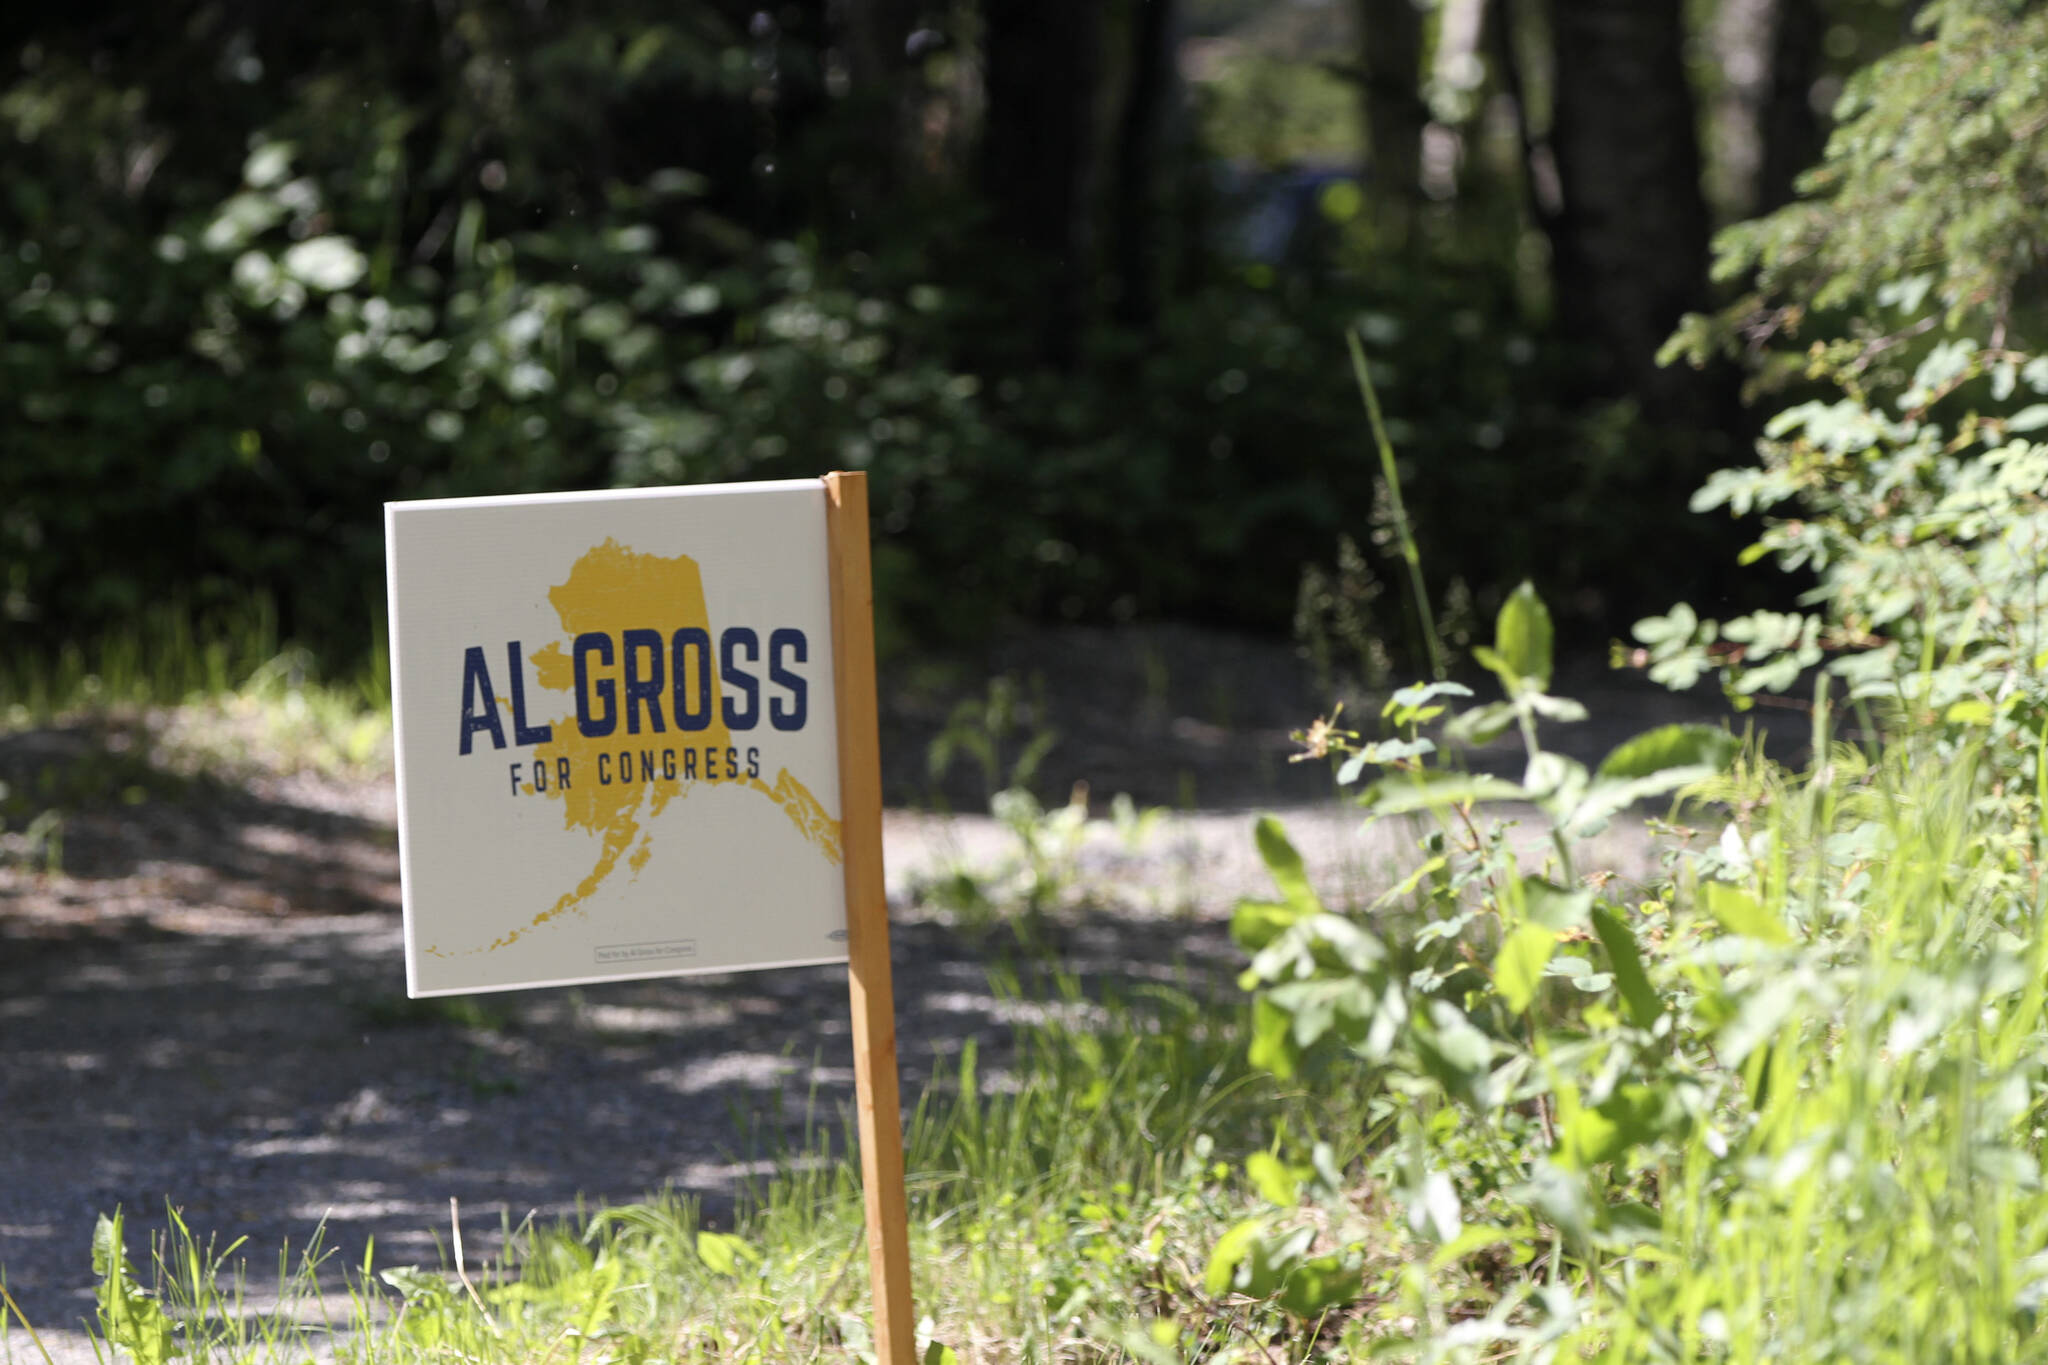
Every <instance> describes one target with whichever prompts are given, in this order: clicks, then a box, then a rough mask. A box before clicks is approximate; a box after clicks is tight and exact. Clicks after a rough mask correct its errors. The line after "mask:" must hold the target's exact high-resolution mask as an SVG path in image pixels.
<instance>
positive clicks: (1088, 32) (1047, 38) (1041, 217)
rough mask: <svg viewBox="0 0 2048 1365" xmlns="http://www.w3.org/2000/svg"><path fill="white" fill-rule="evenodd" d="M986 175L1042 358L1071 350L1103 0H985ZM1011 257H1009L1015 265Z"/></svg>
mask: <svg viewBox="0 0 2048 1365" xmlns="http://www.w3.org/2000/svg"><path fill="white" fill-rule="evenodd" d="M982 14H983V22H984V29H983V51H984V61H985V64H986V71H987V89H988V112H987V115H986V118H985V121H984V123H983V127H982V144H981V181H982V187H983V191H984V193H985V194H986V195H987V198H988V202H989V203H990V205H991V206H992V207H993V208H994V211H995V217H996V223H995V229H996V236H997V238H998V240H999V241H1000V242H1001V244H1002V245H1003V246H1005V247H1007V248H1009V249H1010V250H1011V251H1013V252H1014V253H1015V254H1014V256H1013V258H1012V261H1005V262H1003V263H1002V266H1003V268H1004V269H1012V268H1014V269H1015V271H1016V274H1015V275H1014V277H1013V278H1012V279H1010V280H1009V281H1008V283H1009V284H1010V285H1011V286H1012V288H1013V289H1014V290H1015V293H1016V296H1017V298H1018V300H1019V305H1020V307H1021V308H1022V309H1023V310H1024V313H1025V315H1024V316H1023V317H1020V321H1023V322H1025V323H1026V324H1027V325H1029V326H1031V327H1032V329H1033V330H1034V332H1035V334H1036V339H1037V343H1038V345H1037V349H1038V352H1039V354H1040V355H1041V357H1042V358H1044V359H1046V360H1048V361H1051V362H1052V363H1054V364H1059V365H1065V364H1068V363H1071V362H1072V360H1073V359H1074V355H1075V349H1076V346H1077V344H1078V340H1079V333H1080V329H1081V324H1082V322H1083V320H1084V319H1085V317H1086V315H1087V305H1088V297H1089V293H1090V284H1091V270H1090V254H1091V248H1092V241H1093V233H1092V223H1091V221H1090V214H1089V212H1088V197H1089V196H1088V187H1089V184H1090V181H1091V175H1090V172H1091V170H1092V167H1091V164H1090V163H1091V160H1092V158H1091V155H1090V153H1091V151H1092V148H1093V143H1094V138H1093V123H1094V112H1095V94H1096V68H1097V53H1098V48H1099V46H1100V33H1101V29H1100V25H1101V16H1100V12H1099V0H985V4H984V7H983V11H982ZM1013 262H1014V267H1013Z"/></svg>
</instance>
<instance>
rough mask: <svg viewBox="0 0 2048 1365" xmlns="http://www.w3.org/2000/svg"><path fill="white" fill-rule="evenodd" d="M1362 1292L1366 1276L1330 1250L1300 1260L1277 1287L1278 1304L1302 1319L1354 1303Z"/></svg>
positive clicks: (1310, 1319) (1307, 1320)
mask: <svg viewBox="0 0 2048 1365" xmlns="http://www.w3.org/2000/svg"><path fill="white" fill-rule="evenodd" d="M1364 1294H1365V1276H1364V1275H1363V1274H1361V1273H1360V1271H1359V1268H1358V1267H1357V1266H1356V1265H1354V1264H1351V1263H1349V1262H1348V1261H1347V1260H1346V1259H1345V1258H1344V1257H1343V1256H1340V1255H1337V1254H1335V1253H1332V1254H1330V1255H1327V1256H1317V1257H1315V1258H1314V1259H1312V1260H1307V1261H1303V1262H1302V1263H1301V1264H1300V1265H1298V1266H1296V1267H1294V1269H1293V1270H1291V1271H1289V1272H1288V1274H1287V1280H1286V1282H1285V1283H1284V1284H1282V1285H1281V1286H1280V1307H1281V1309H1282V1310H1284V1311H1285V1312H1287V1313H1289V1314H1292V1315H1293V1316H1294V1317H1296V1318H1299V1319H1301V1320H1302V1321H1304V1322H1313V1321H1315V1320H1316V1319H1318V1318H1321V1317H1322V1316H1323V1315H1324V1314H1326V1313H1329V1312H1331V1311H1332V1310H1333V1309H1338V1308H1343V1307H1346V1306H1348V1305H1350V1304H1353V1303H1356V1302H1357V1301H1358V1300H1359V1299H1360V1298H1361V1297H1363V1296H1364Z"/></svg>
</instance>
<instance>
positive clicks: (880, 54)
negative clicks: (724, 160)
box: [838, 0, 924, 195]
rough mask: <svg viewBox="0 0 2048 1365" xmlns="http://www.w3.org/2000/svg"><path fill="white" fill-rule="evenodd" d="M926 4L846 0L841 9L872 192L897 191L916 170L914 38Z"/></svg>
mask: <svg viewBox="0 0 2048 1365" xmlns="http://www.w3.org/2000/svg"><path fill="white" fill-rule="evenodd" d="M923 8H924V6H923V2H922V0H846V3H845V5H844V6H843V8H841V9H840V10H839V11H838V28H839V39H840V47H841V49H842V50H843V51H844V52H845V54H846V76H847V97H848V102H849V104H850V106H851V107H850V109H849V112H850V113H851V115H852V116H853V118H854V119H855V120H856V122H857V123H858V125H859V126H860V127H861V129H862V130H863V138H864V140H865V141H866V142H867V144H868V145H867V146H866V147H865V148H863V149H862V153H861V155H862V160H863V161H864V162H865V166H864V168H863V172H862V177H863V179H864V180H865V181H866V182H867V183H866V185H864V186H863V188H864V189H865V190H866V191H867V192H869V193H871V194H876V195H880V194H886V193H887V192H889V191H890V190H893V189H894V188H895V187H896V186H897V185H898V184H899V183H901V181H902V179H903V177H904V175H905V173H906V172H907V171H909V170H911V169H912V166H911V161H912V152H913V149H914V147H915V145H916V138H917V129H916V126H915V119H916V112H917V111H916V101H915V99H914V98H913V96H914V93H915V92H914V91H913V88H912V84H913V78H914V76H915V74H916V64H915V62H914V60H913V58H912V56H911V53H910V40H911V37H912V35H913V34H915V33H916V32H917V31H918V20H919V18H920V17H921V15H922V11H923Z"/></svg>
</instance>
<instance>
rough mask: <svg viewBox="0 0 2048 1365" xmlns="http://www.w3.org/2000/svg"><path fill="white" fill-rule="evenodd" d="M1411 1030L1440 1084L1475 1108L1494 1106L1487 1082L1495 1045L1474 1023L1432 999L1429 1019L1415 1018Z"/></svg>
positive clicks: (1421, 1058)
mask: <svg viewBox="0 0 2048 1365" xmlns="http://www.w3.org/2000/svg"><path fill="white" fill-rule="evenodd" d="M1411 1030H1412V1031H1411V1033H1410V1041H1411V1043H1412V1044H1413V1045H1414V1048H1415V1055H1416V1058H1417V1059H1418V1060H1419V1061H1420V1062H1421V1063H1422V1066H1423V1069H1424V1070H1425V1071H1427V1072H1429V1074H1430V1075H1431V1076H1433V1077H1434V1078H1435V1079H1436V1082H1437V1084H1439V1085H1441V1086H1442V1087H1443V1088H1444V1089H1445V1090H1446V1091H1447V1092H1449V1093H1450V1094H1451V1095H1452V1096H1453V1097H1454V1098H1456V1099H1460V1100H1463V1101H1464V1102H1465V1103H1467V1104H1469V1105H1471V1106H1472V1107H1473V1108H1475V1109H1483V1108H1488V1107H1491V1105H1492V1103H1493V1096H1492V1095H1491V1094H1490V1093H1489V1087H1488V1086H1487V1084H1486V1081H1487V1068H1488V1066H1489V1065H1490V1064H1491V1062H1492V1060H1493V1044H1492V1042H1491V1041H1490V1040H1489V1039H1488V1038H1487V1036H1486V1035H1485V1034H1483V1033H1481V1032H1480V1031H1479V1030H1478V1029H1476V1028H1474V1027H1473V1026H1472V1021H1471V1020H1469V1019H1467V1018H1466V1017H1465V1016H1464V1014H1463V1013H1462V1012H1461V1011H1459V1009H1458V1008H1457V1007H1456V1006H1454V1005H1452V1004H1450V1003H1449V1002H1448V1001H1444V1000H1432V1001H1430V1004H1429V1014H1428V1016H1427V1018H1425V1017H1423V1016H1421V1015H1417V1016H1415V1018H1414V1019H1413V1020H1412V1022H1411Z"/></svg>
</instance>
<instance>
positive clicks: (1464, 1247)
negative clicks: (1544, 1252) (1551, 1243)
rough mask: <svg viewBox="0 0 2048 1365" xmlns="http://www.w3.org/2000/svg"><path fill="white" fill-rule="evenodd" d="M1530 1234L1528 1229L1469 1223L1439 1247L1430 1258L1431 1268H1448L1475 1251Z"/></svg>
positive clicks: (1517, 1239) (1526, 1236)
mask: <svg viewBox="0 0 2048 1365" xmlns="http://www.w3.org/2000/svg"><path fill="white" fill-rule="evenodd" d="M1528 1236H1529V1233H1528V1231H1527V1230H1526V1229H1520V1228H1503V1227H1495V1226H1493V1225H1492V1224H1490V1223H1469V1224H1467V1225H1466V1226H1465V1228H1464V1230H1463V1231H1461V1232H1460V1233H1459V1234H1458V1235H1457V1236H1456V1237H1454V1238H1452V1239H1451V1240H1450V1241H1449V1242H1446V1243H1445V1244H1444V1245H1443V1246H1440V1247H1438V1248H1437V1250H1436V1254H1435V1255H1433V1256H1431V1257H1430V1258H1429V1268H1430V1269H1431V1270H1432V1271H1443V1270H1448V1269H1449V1268H1450V1267H1451V1266H1453V1265H1455V1264H1457V1263H1458V1262H1459V1261H1461V1260H1463V1259H1464V1258H1465V1257H1467V1256H1469V1255H1471V1254H1472V1253H1473V1252H1475V1251H1479V1250H1482V1249H1484V1248H1486V1247H1491V1246H1499V1245H1500V1244H1501V1243H1503V1242H1521V1241H1526V1240H1527V1239H1528Z"/></svg>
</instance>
